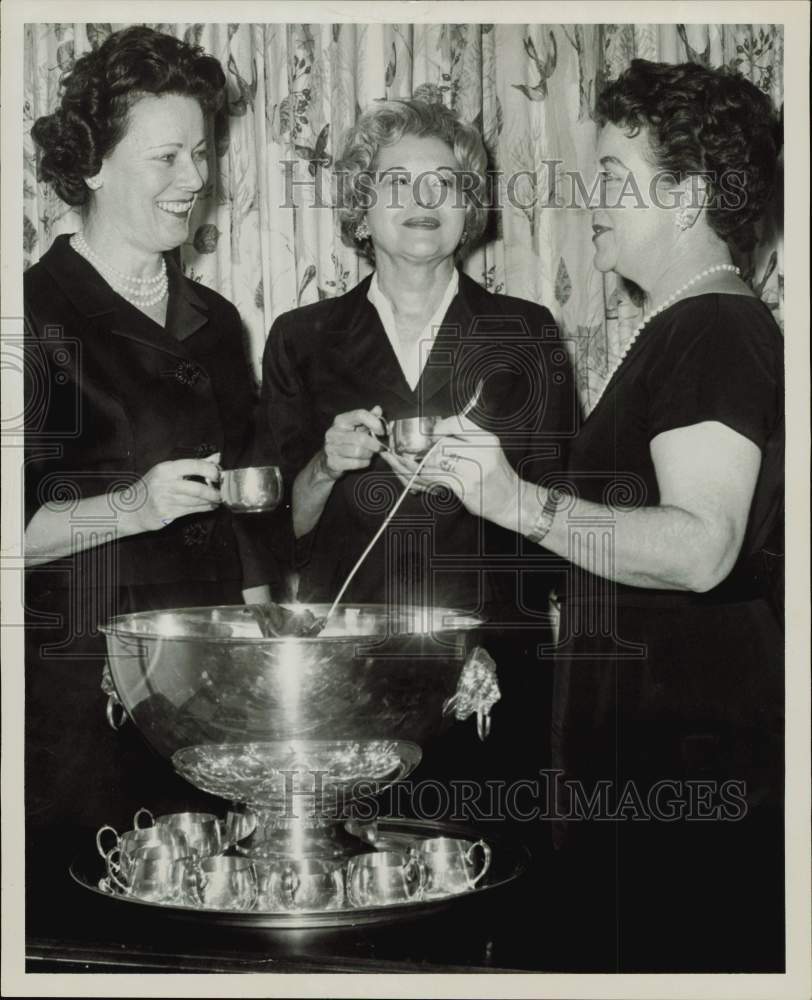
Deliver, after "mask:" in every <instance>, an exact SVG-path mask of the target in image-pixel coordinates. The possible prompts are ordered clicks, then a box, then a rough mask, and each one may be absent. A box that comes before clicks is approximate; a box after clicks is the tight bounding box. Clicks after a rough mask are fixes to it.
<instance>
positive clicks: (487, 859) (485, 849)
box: [465, 840, 493, 889]
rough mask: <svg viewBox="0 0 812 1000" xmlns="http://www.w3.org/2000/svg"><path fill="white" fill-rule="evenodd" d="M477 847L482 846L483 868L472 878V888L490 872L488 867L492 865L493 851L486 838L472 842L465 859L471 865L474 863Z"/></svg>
mask: <svg viewBox="0 0 812 1000" xmlns="http://www.w3.org/2000/svg"><path fill="white" fill-rule="evenodd" d="M477 847H481V848H482V870H481V871H480V873H479V874H478V875H477V876H476V877H475V878H472V879H471V880H470V882H471V888H472V889H473V888H474V886H475V885H476V884H477V882H479V880H480V879H481V878H483V877H484V875H485V874H486V873H487V872H488V869H489V868H490V867H491V856H492V853H493V852H492V851H491V849H490V847H489V846H488V845H487V844H486V843H485V841H484V840H478V841H477V842H476V843H475V844H471V846H470V847H469V848H468V853H467V854H466V855H465V860H466V861H467V862H468V863H469V864H471V865H472V864H473V863H474V851H475V850H476V849H477Z"/></svg>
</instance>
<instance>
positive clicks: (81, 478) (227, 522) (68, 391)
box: [23, 236, 264, 587]
mask: <svg viewBox="0 0 812 1000" xmlns="http://www.w3.org/2000/svg"><path fill="white" fill-rule="evenodd" d="M68 240H69V238H68V237H67V236H60V237H58V238H57V239H56V241H55V242H54V244H53V246H52V247H51V248H50V249H49V250H48V252H47V253H45V254H44V256H43V257H42V259H41V260H40V261H39V262H38V263H37V264H35V265H34V266H33V267H31V268H30V269H29V270H28V271H26V273H25V275H24V279H23V280H24V286H25V319H26V334H27V343H26V380H25V381H26V456H25V460H26V467H25V509H26V523H28V521H29V520H30V518H31V517H32V516H33V514H34V513H35V512H36V510H37V509H38V508H39V507H40V506H41V505H42V504H43V503H44V502H45V501H48V500H54V499H59V498H62V499H65V500H70V499H71V498H75V499H77V500H78V499H81V498H82V497H87V496H94V495H99V494H103V493H106V492H108V491H110V490H111V489H112V488H113V487H114V486H116V485H126V484H127V483H131V482H133V481H134V480H135V479H136V478H137V477H139V476H141V475H143V474H144V473H145V472H147V471H148V470H149V469H150V468H151V467H152V466H154V465H155V464H156V463H157V462H162V461H165V460H169V459H178V458H192V457H204V456H206V455H208V454H211V453H213V452H215V451H219V452H221V454H222V463H223V466H224V467H226V468H228V467H235V466H238V465H240V464H241V463H242V461H243V460H245V459H246V457H247V455H248V449H249V447H250V435H251V429H252V405H253V401H254V396H255V392H256V388H255V382H254V379H253V376H252V374H251V372H250V368H249V366H248V362H247V360H246V357H245V353H244V348H243V343H242V328H241V324H240V318H239V315H238V313H237V310H236V309H235V308H234V306H233V305H231V303H230V302H228V301H227V300H226V299H224V298H223V297H222V296H221V295H218V294H217V293H216V292H214V291H212V290H211V289H209V288H206V287H205V286H203V285H200V284H197V283H195V282H193V281H190V280H189V279H187V278H185V277H184V276H183V274H182V273H181V271H180V269H179V268H178V267H177V265H176V264H175V263H174V262H173V261H172V260H171V259H169V258H168V259H167V265H168V270H169V281H170V297H169V306H168V315H167V325H166V329H162V328H161V327H160V326H158V325H157V324H155V323H153V322H152V321H151V320H150V319H149V318H148V317H147V316H145V315H144V314H143V313H141V312H140V311H139V310H138V309H136V308H135V307H134V306H131V305H130V304H129V303H128V302H127V301H126V300H125V299H123V298H121V297H120V296H119V295H117V294H116V293H115V292H114V291H113V290H112V289H111V288H110V286H109V285H108V284H107V283H106V282H105V281H104V280H103V279H102V278H101V277H100V275H99V274H98V273H97V272H96V270H95V269H94V268H93V267H91V265H90V264H88V262H87V261H86V260H84V258H83V257H81V256H80V255H79V254H77V253H76V252H75V251H74V250H73V249H72V248H71V247H70V245H69V242H68ZM115 514H116V511H115V508H114V506H113V504H112V502H111V509H110V517H111V520H112V519H113V518H114V517H115ZM235 520H237V519H233V518H232V517H231V516H230V515H229V513H228V511H227V510H225V509H220V510H217V511H215V512H212V513H210V514H197V515H191V516H189V517H185V518H180V519H177V520H175V521H174V522H173V523H172V524H170V525H168V526H167V527H166V528H164V529H163V530H161V531H152V532H146V533H143V534H139V535H134V536H131V537H129V538H126V539H123V540H121V541H120V542H117V543H110V544H108V545H105V546H101V547H99V548H98V549H96V550H95V551H94V560H93V562H94V564H95V565H96V566H101V565H113V566H114V567H115V569H114V571H113V576H114V580H113V581H110V580H108V581H107V582H108V583H110V582H114V583H116V584H118V585H120V586H132V585H142V584H171V583H172V582H173V581H243V580H244V581H245V582H246V583H255V582H264V581H261V580H259V579H257V576H263V575H264V570H257V571H256V572H255V567H254V566H252V565H251V564H250V563H251V558H252V557H251V555H250V550H251V546H250V544H243V545H242V549H243V555H244V556H245V557H246V558H245V562H246V563H248V564H247V565H246V566H245V567H243V566H242V565H241V560H240V553H239V552H238V544H237V540H236V539H235V532H234V526H233V521H235ZM98 527H99V526H96V528H98ZM77 528H81V525H78V524H77ZM66 563H70V564H71V565H70V566H68V567H67V568H68V569H69V571H70V574H72V575H73V578H74V583H75V582H76V580H77V578H78V577H79V576H82V575H84V577H85V579H84V581H83V583H84V585H86V586H91V587H92V586H94V584H98V585H102V582H103V581H101V580H95V581H94V580H93V579H89V578H88V576H89V574H88V572H85V568H86V565H87V560H86V559H85V560H84V561H83V560H81V559H78V560H65V561H60V562H59V563H52V564H46V565H45V566H43V567H40V568H39V569H38V570H36V572H37V573H38V574H40V575H41V576H47V577H48V578H49V586H57V587H59V586H64V585H65V581H66V579H67V578H68V577H67V575H66V574H65V572H64V571H65V569H66ZM83 567H85V568H83ZM60 581H62V583H60Z"/></svg>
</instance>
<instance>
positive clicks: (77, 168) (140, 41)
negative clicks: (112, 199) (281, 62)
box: [31, 25, 226, 205]
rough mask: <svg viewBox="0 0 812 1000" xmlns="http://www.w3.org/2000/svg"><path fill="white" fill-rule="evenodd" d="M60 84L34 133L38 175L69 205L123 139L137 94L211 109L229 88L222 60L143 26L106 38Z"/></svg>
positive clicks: (80, 199)
mask: <svg viewBox="0 0 812 1000" xmlns="http://www.w3.org/2000/svg"><path fill="white" fill-rule="evenodd" d="M60 82H61V86H62V95H61V99H60V104H59V107H58V108H57V110H56V111H54V113H53V114H50V115H44V116H43V117H41V118H38V119H37V120H36V121H35V122H34V125H33V127H32V129H31V135H32V137H33V139H34V142H35V143H36V144H37V146H38V147H39V178H40V180H42V181H45V182H46V183H49V184H51V185H52V187H53V188H54V190H55V191H56V193H57V194H58V195H59V197H60V198H61V199H62V200H63V201H64V202H67V204H68V205H84V204H86V203H87V201H88V198H89V196H90V192H89V189H88V187H87V185H86V184H85V178H87V177H93V176H94V174H97V173H98V172H99V170H100V169H101V165H102V160H103V159H104V158H105V156H107V155H108V154H109V153H110V152H112V150H113V149H114V148H115V147H116V145H117V144H118V143H119V142H120V140H121V139H122V138H123V136H124V134H125V133H126V131H127V126H128V120H129V112H130V109H131V108H132V106H133V105H134V104H135V103H136V102H137V101H139V100H140V99H141V98H142V97H147V96H150V95H160V94H179V95H181V96H184V97H192V98H194V99H195V100H197V101H198V102H199V103H200V106H201V108H202V109H203V113H204V114H209V113H211V112H213V111H215V110H217V109H218V108H219V107H220V105H221V104H222V100H223V95H224V91H225V85H226V79H225V74H224V73H223V69H222V67H221V65H220V63H219V62H218V61H217V59H215V58H214V57H213V56H209V55H206V54H205V53H204V51H203V49H202V48H200V47H199V46H193V45H188V44H187V43H186V42H182V41H180V39H177V38H173V37H172V36H171V35H166V34H163V33H162V32H160V31H154V30H153V29H152V28H147V27H145V26H143V25H136V26H134V27H131V28H124V29H123V30H121V31H116V32H114V33H113V34H112V35H109V36H108V37H107V38H106V39H105V41H104V42H103V43H102V44H101V45H100V46H99V48H98V49H96V50H95V51H94V52H88V53H87V55H84V56H82V57H81V58H79V59H77V60H76V63H75V65H74V66H73V68H72V69H71V70H70V71H69V72H68V73H66V74H65V75H64V76H63V78H62V80H61V81H60Z"/></svg>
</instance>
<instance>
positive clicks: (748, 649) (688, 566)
mask: <svg viewBox="0 0 812 1000" xmlns="http://www.w3.org/2000/svg"><path fill="white" fill-rule="evenodd" d="M597 112H598V118H599V122H600V123H601V125H602V129H601V133H600V138H599V143H598V151H597V160H598V164H599V169H600V176H601V182H602V191H601V195H602V196H601V204H600V206H599V207H598V208H597V209H595V211H594V212H593V216H592V228H593V232H594V236H593V242H594V244H595V265H596V267H597V268H598V269H599V270H600V271H603V272H607V271H615V272H616V273H617V274H618V275H620V276H622V277H623V278H624V279H627V280H629V281H631V282H633V283H634V284H636V285H637V286H638V288H640V289H642V291H643V292H644V294H645V312H644V319H643V321H642V322H641V323H640V325H639V326H638V328H637V330H636V331H635V333H634V335H633V336H632V337H631V340H630V341H629V343H628V345H627V347H626V349H625V351H624V353H623V356H622V357H621V358H619V359H618V360H617V363H616V364H615V366H614V369H613V371H612V372H611V375H610V377H609V378H608V380H607V383H606V385H605V388H604V391H603V394H602V395H601V397H600V398H599V399H598V401H597V402H596V403H595V404H594V405H593V407H592V409H591V412H590V413H589V415H588V417H587V418H586V420H585V422H584V424H583V426H582V427H581V430H580V432H579V434H578V436H577V439H576V440H575V441H574V443H573V445H572V448H571V450H570V455H569V465H568V473H567V476H566V480H565V482H564V483H563V484H561V483H560V484H558V485H563V486H564V490H557V489H556V488H555V486H551V488H544V487H542V488H539V487H537V486H536V485H535V484H532V483H527V482H523V481H522V480H521V479H520V478H519V476H518V475H517V474H516V472H515V471H514V470H513V468H512V467H511V466H510V463H509V462H507V461H506V460H505V458H504V456H503V455H502V453H501V450H500V449H499V447H498V441H497V440H496V439H495V438H494V437H493V436H492V435H490V434H488V433H486V432H485V431H482V430H480V429H478V428H477V427H475V426H474V425H473V424H472V423H471V422H470V421H467V420H466V421H462V422H460V421H459V419H457V418H452V419H451V420H448V421H445V422H444V423H443V424H442V425H441V427H440V428H438V430H439V431H443V432H444V433H446V434H448V435H451V436H450V437H449V438H448V439H447V441H446V442H445V452H446V454H448V453H449V452H452V453H453V452H455V451H457V452H459V456H458V457H457V458H454V459H452V466H453V469H452V471H453V478H452V479H451V480H450V484H451V485H452V488H455V489H456V490H457V492H458V493H459V495H460V496H461V497H462V499H463V502H464V503H465V505H466V506H467V507H468V509H469V510H471V511H472V512H476V513H478V514H481V515H482V516H484V517H486V518H489V519H490V520H493V521H495V522H496V523H497V524H500V525H502V526H504V527H506V528H510V529H513V530H515V531H519V532H521V533H522V534H524V535H525V536H526V537H528V538H530V539H532V540H533V541H536V542H538V543H540V544H543V545H544V546H545V548H547V549H549V550H551V551H552V552H555V553H557V554H559V555H561V556H563V557H565V558H567V559H568V560H569V569H568V572H567V575H566V582H565V584H564V586H563V588H562V594H561V597H562V619H561V634H560V646H559V652H558V656H557V663H556V681H555V692H554V709H553V710H554V726H553V746H554V758H553V759H554V763H555V765H556V767H557V768H558V769H560V771H561V774H560V775H559V779H561V780H560V782H559V787H558V794H557V800H558V806H559V809H560V816H561V819H563V820H565V821H566V822H563V823H562V824H560V825H559V827H558V833H559V837H558V842H559V846H560V847H562V848H563V849H562V852H561V855H560V857H561V861H562V865H563V862H564V860H565V859H566V858H567V857H568V856H570V857H571V858H572V861H573V864H572V867H567V866H566V865H563V867H562V870H563V871H565V872H567V873H568V877H570V878H575V877H576V875H577V879H578V880H577V881H575V882H570V883H568V884H569V889H570V893H569V895H568V896H567V898H569V899H570V900H573V899H574V900H575V901H574V904H573V905H574V906H575V908H576V909H577V911H578V912H577V918H578V920H579V922H580V923H581V925H582V926H584V923H585V922H587V921H589V920H597V919H599V918H600V917H604V918H605V920H606V922H605V924H603V928H604V932H605V938H604V940H605V941H606V944H607V947H608V949H609V958H608V959H607V961H609V962H610V963H611V964H612V965H613V967H617V968H624V969H630V968H631V967H632V966H631V963H633V962H634V963H637V964H636V966H635V968H637V969H639V971H644V970H645V969H660V970H665V971H670V970H674V971H676V970H678V969H691V970H692V971H699V970H700V968H708V969H712V968H717V969H728V970H729V971H734V970H744V969H746V968H751V969H756V968H764V969H766V968H767V967H769V968H773V969H776V968H779V967H780V965H781V963H782V961H783V952H782V947H783V943H782V938H781V934H782V931H783V924H782V919H783V909H782V900H781V893H782V888H783V879H782V875H781V872H780V871H778V870H777V868H780V864H781V860H780V859H781V852H782V847H783V840H782V831H781V815H780V813H781V804H782V795H783V742H782V741H783V668H784V665H783V640H782V617H781V607H780V600H778V601H777V600H774V597H775V595H776V591H777V590H778V589H779V588H778V587H776V586H775V583H776V582H777V579H778V578H779V577H780V574H781V565H780V553H781V552H782V551H783V548H782V545H783V518H782V509H783V342H782V338H781V334H780V331H779V329H778V327H777V325H776V323H775V321H774V319H773V317H772V315H771V314H770V311H769V309H768V308H767V306H766V305H765V304H764V303H763V302H761V301H760V300H759V299H758V298H757V297H756V296H755V295H754V293H753V291H752V290H751V289H750V288H749V287H748V286H747V285H746V284H745V283H744V282H743V281H742V279H741V277H740V275H739V272H738V270H737V269H736V267H734V265H733V263H732V261H731V254H730V250H729V248H728V243H727V241H728V239H729V238H730V237H732V236H734V235H735V234H736V233H737V232H738V231H739V230H740V229H741V227H742V226H743V225H745V224H748V223H750V222H752V221H754V220H755V219H757V218H758V217H759V215H760V214H761V213H762V212H763V211H764V209H765V206H766V204H767V200H768V198H769V196H770V193H771V190H772V187H773V181H774V177H775V173H776V162H777V152H778V148H779V147H778V142H779V140H778V136H777V128H776V120H775V115H774V113H773V110H772V107H771V105H770V101H769V99H768V98H767V97H766V96H765V95H764V94H763V93H761V92H760V91H759V90H758V89H757V88H756V87H755V86H754V85H753V84H751V83H749V82H748V81H746V80H745V79H744V78H742V77H741V76H738V75H735V74H731V73H727V72H724V71H716V70H711V69H707V68H704V67H702V66H699V65H695V64H684V65H665V64H657V63H650V62H646V61H643V60H635V61H633V62H632V64H631V67H630V68H629V69H628V70H627V71H626V72H625V73H624V74H622V76H621V77H620V78H619V79H618V80H617V81H616V82H614V83H612V84H611V85H609V86H608V87H607V88H606V90H605V91H604V92H603V93H602V94H601V96H600V99H599V101H598V106H597ZM463 443H464V445H465V450H464V451H463V450H462V449H461V448H460V445H461V444H463ZM423 476H424V478H425V479H427V480H429V481H438V480H439V481H449V479H448V475H447V474H446V473H445V472H444V471H443V468H442V467H441V460H440V456H439V454H438V456H437V458H436V459H434V458H432V459H430V460H429V463H428V464H427V466H426V468H425V469H424V472H423ZM776 564H777V565H776ZM579 846H580V847H582V848H583V850H580V851H579V850H578V847H579ZM743 865H746V866H747V868H746V871H747V876H746V877H742V871H743V869H742V866H743ZM607 872H608V873H611V875H610V877H609V879H608V882H607V879H606V873H607ZM577 887H580V891H581V892H583V893H584V894H586V895H581V896H579V895H578V888H577ZM641 942H642V943H644V944H643V945H641ZM633 956H634V957H633ZM692 963H693V964H692Z"/></svg>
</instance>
